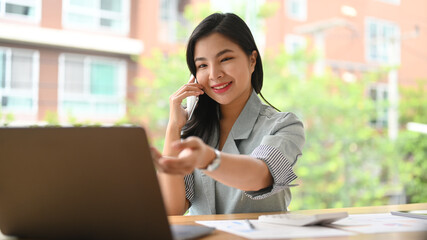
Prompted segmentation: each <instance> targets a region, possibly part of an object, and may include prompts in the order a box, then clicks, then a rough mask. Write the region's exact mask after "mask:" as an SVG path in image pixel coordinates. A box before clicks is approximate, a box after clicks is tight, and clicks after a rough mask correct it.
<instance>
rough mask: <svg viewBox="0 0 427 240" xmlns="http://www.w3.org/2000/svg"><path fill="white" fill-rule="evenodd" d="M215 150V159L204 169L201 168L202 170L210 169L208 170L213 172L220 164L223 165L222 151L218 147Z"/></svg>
mask: <svg viewBox="0 0 427 240" xmlns="http://www.w3.org/2000/svg"><path fill="white" fill-rule="evenodd" d="M214 151H215V158H214V160H212V162H211V163H210V164H209V165H208V166H207V167H206V168H203V169H200V170H205V171H208V172H213V171H215V170H216V169H217V168H218V167H219V165H221V154H220V151H219V150H218V149H214Z"/></svg>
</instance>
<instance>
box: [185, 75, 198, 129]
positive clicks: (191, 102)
mask: <svg viewBox="0 0 427 240" xmlns="http://www.w3.org/2000/svg"><path fill="white" fill-rule="evenodd" d="M193 78H194V82H195V83H198V82H197V79H196V78H195V77H194V76H193V75H191V76H190V80H189V81H188V82H189V83H191V81H192V80H193ZM198 101H199V96H190V97H187V108H186V110H187V114H188V119H187V121H189V120H190V119H191V117H192V116H193V112H194V109H195V108H196V106H197V102H198Z"/></svg>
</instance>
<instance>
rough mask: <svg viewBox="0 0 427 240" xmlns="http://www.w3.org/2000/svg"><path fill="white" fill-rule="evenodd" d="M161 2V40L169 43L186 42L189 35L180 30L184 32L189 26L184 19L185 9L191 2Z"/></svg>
mask: <svg viewBox="0 0 427 240" xmlns="http://www.w3.org/2000/svg"><path fill="white" fill-rule="evenodd" d="M159 2H160V27H159V39H160V40H161V41H162V42H167V43H175V42H178V41H184V40H185V39H186V37H188V36H186V35H187V33H186V32H185V31H180V30H184V29H185V28H186V27H187V26H188V24H189V23H188V22H187V20H186V19H185V18H184V9H185V6H186V5H187V4H188V2H189V0H160V1H159ZM180 27H181V28H182V29H180Z"/></svg>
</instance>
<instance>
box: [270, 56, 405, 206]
mask: <svg viewBox="0 0 427 240" xmlns="http://www.w3.org/2000/svg"><path fill="white" fill-rule="evenodd" d="M304 55H305V56H304ZM314 58H315V55H314V54H311V56H310V55H307V54H305V53H303V52H302V53H301V52H299V53H296V54H294V55H289V54H286V52H284V51H282V52H281V53H279V54H275V55H267V56H265V58H264V63H265V64H264V68H265V79H264V89H263V94H264V95H265V96H268V100H269V101H271V103H273V104H274V105H275V106H276V107H278V108H279V109H281V110H282V111H291V112H295V113H296V114H297V115H299V117H300V118H301V119H302V120H303V121H304V124H305V130H306V146H305V147H304V151H303V156H302V158H301V159H300V160H299V161H298V162H297V164H296V166H295V171H296V173H297V175H298V176H299V179H298V180H297V182H298V183H299V184H300V186H299V187H297V188H295V189H293V192H294V197H293V199H294V200H293V201H292V203H291V208H292V209H306V208H330V207H347V206H363V205H378V204H386V203H387V201H388V198H387V197H386V196H387V195H389V194H395V193H399V192H400V191H401V186H399V185H397V186H396V185H394V184H393V183H394V182H395V180H396V179H395V176H398V174H397V168H396V167H395V164H394V163H395V162H396V161H397V156H396V154H395V150H394V148H393V145H392V143H391V142H390V141H389V140H388V139H387V137H385V136H383V134H381V133H379V132H378V131H376V130H375V129H373V128H371V127H370V126H369V120H370V118H371V117H372V113H373V105H372V103H371V102H370V101H369V99H368V98H367V97H366V96H365V90H366V87H367V86H368V85H369V83H370V82H371V81H372V79H371V78H364V79H362V80H360V81H358V82H354V83H347V82H345V81H343V80H342V79H339V78H337V77H335V76H333V75H332V74H326V75H325V76H323V77H309V78H308V79H306V80H304V79H300V78H299V77H298V75H293V74H292V73H290V72H289V71H288V69H290V68H291V65H295V64H297V65H298V64H299V65H300V66H303V67H302V69H301V70H304V66H308V64H309V63H310V62H311V61H312V60H313V59H314Z"/></svg>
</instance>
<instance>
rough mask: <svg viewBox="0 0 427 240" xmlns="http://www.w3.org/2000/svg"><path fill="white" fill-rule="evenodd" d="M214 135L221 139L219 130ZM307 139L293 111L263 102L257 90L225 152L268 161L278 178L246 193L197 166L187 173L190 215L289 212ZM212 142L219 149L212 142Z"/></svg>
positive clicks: (232, 131)
mask: <svg viewBox="0 0 427 240" xmlns="http://www.w3.org/2000/svg"><path fill="white" fill-rule="evenodd" d="M214 139H218V136H217V133H215V137H214ZM215 142H216V141H215ZM304 142H305V137H304V128H303V124H302V122H301V121H300V120H299V119H298V118H297V117H296V116H295V115H294V114H292V113H281V112H277V111H276V110H274V109H273V108H272V107H270V106H267V105H264V104H262V102H261V100H260V99H259V98H258V96H257V94H256V93H255V91H253V92H252V95H251V96H250V98H249V100H248V102H247V103H246V105H245V107H244V108H243V110H242V112H241V113H240V115H239V117H238V118H237V120H236V122H235V123H234V125H233V127H232V129H231V131H230V133H229V135H228V137H227V140H226V142H225V144H224V147H223V149H222V151H223V152H226V153H232V154H245V155H251V156H252V157H254V158H257V159H260V160H262V161H265V162H266V164H267V166H268V168H269V170H270V172H271V174H272V176H273V180H274V183H273V185H272V186H270V187H268V188H265V189H262V190H259V191H256V192H245V191H241V190H239V189H236V188H232V187H229V186H226V185H224V184H222V183H220V182H217V181H215V180H214V179H212V178H211V177H209V176H207V175H205V174H204V173H203V171H201V170H198V169H196V170H195V171H194V172H193V173H192V174H189V175H187V176H185V190H186V197H187V199H188V200H189V201H190V203H191V206H190V209H189V214H190V215H201V214H228V213H247V212H271V211H286V210H287V206H288V205H289V203H290V201H291V192H290V190H289V183H290V182H291V181H293V180H294V179H296V178H297V176H296V175H295V174H294V172H293V170H292V167H293V166H294V164H295V162H296V161H297V159H298V158H299V157H300V156H301V155H302V147H303V145H304ZM210 145H211V146H213V147H215V145H214V144H213V143H212V144H210ZM242 171H244V169H242Z"/></svg>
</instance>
